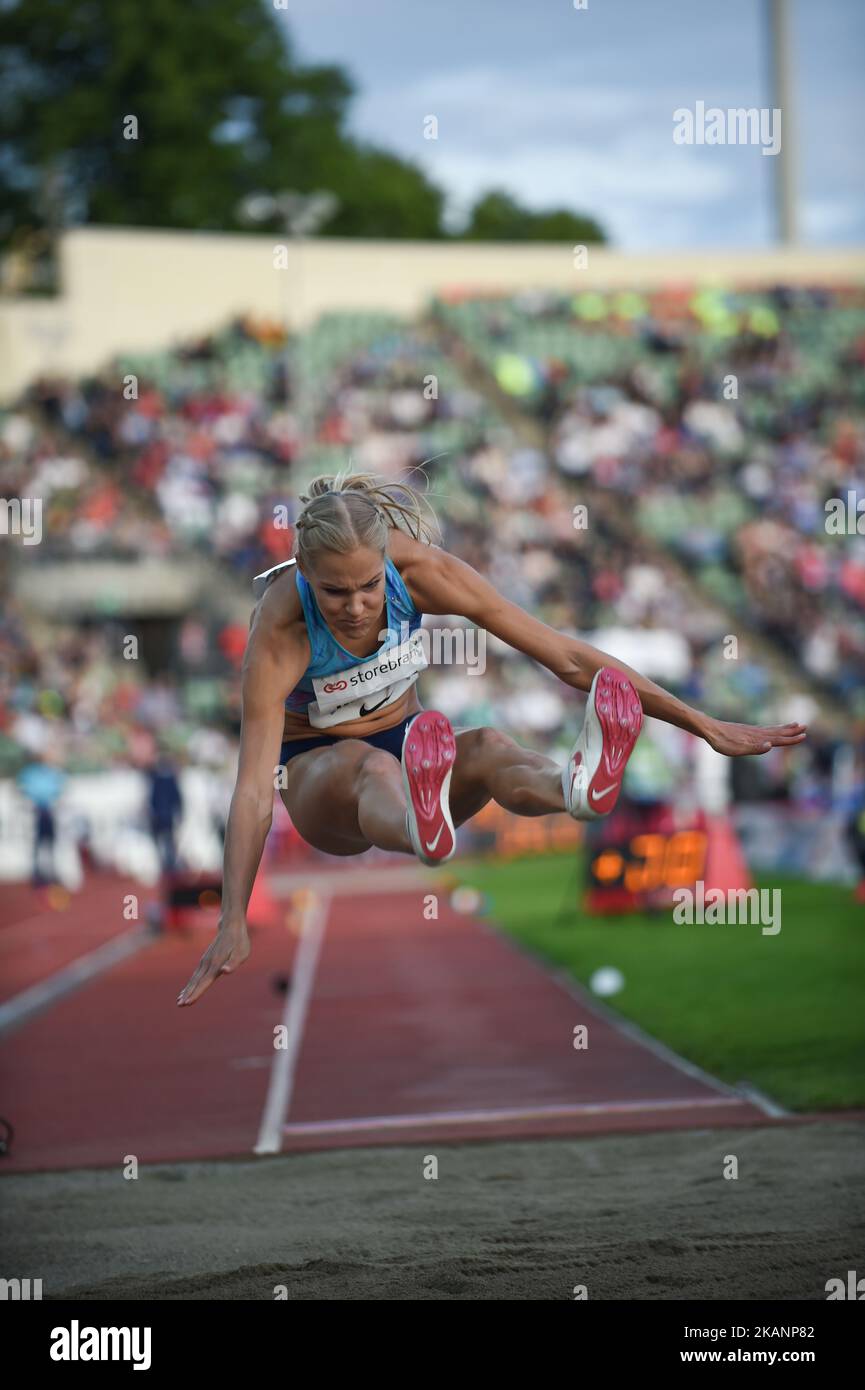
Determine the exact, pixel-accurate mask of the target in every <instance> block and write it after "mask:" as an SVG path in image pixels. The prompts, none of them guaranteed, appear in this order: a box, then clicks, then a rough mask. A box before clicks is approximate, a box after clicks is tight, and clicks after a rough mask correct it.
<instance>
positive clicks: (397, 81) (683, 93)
mask: <svg viewBox="0 0 865 1390" xmlns="http://www.w3.org/2000/svg"><path fill="white" fill-rule="evenodd" d="M788 3H789V5H790V12H791V35H792V66H793V78H794V83H793V90H794V98H795V100H794V107H793V109H792V111H791V110H788V111H786V112H785V113H784V115H783V117H782V133H783V137H784V139H785V141H788V140H789V139H790V132H791V129H792V130H793V131H794V133H795V145H794V148H795V151H796V165H797V188H798V199H797V204H798V213H799V230H800V239H801V240H802V241H805V242H807V243H810V244H812V245H848V246H850V245H856V244H862V242H865V153H863V152H865V83H863V80H862V73H863V67H865V0H816V3H815V0H788ZM767 8H768V5H767V0H721V2H720V3H715V0H588V5H587V8H586V9H576V8H575V0H287V13H286V14H285V16H284V22H285V23H286V25H287V27H288V30H289V33H290V35H291V38H292V42H293V45H294V49H295V53H296V56H297V58H298V59H299V60H301V61H305V62H321V63H337V64H338V65H340V66H341V67H344V68H345V69H346V70H347V71H348V72H349V74H350V76H351V77H352V79H353V81H354V83H355V86H356V88H357V95H356V97H355V99H354V101H353V102H352V105H351V108H350V121H349V126H350V129H351V131H352V133H353V134H355V135H356V136H358V137H360V138H362V139H365V140H369V141H371V142H374V143H375V144H376V145H379V146H384V147H385V148H388V149H390V150H393V151H394V152H395V153H398V154H400V155H402V156H404V157H406V158H410V159H412V160H414V161H416V162H417V163H418V164H420V165H421V167H422V168H423V169H424V170H425V172H426V173H427V174H428V175H429V177H430V178H431V179H432V180H433V181H434V182H435V183H437V184H438V185H439V186H440V187H441V188H443V189H444V190H445V192H446V193H447V195H448V218H449V221H450V222H451V224H452V225H457V224H458V222H459V219H460V217H461V215H463V214H464V213H465V211H466V209H467V208H468V206H469V205H470V203H471V202H472V200H473V199H474V198H475V197H477V196H478V194H480V193H482V192H485V191H487V190H488V189H490V188H493V187H495V188H502V189H505V190H507V191H508V192H509V193H511V194H512V195H513V196H514V197H516V198H517V199H518V200H519V201H520V202H522V203H525V204H527V205H528V206H530V207H533V208H544V207H552V206H556V207H562V206H564V207H569V208H572V209H574V210H575V211H585V212H588V213H590V214H593V215H594V216H596V217H598V218H599V220H600V221H601V222H602V224H603V225H604V227H605V228H606V229H607V232H608V234H609V236H610V238H611V240H612V241H613V242H615V243H616V244H618V245H620V246H622V247H626V248H630V249H640V248H664V247H670V248H675V247H687V246H701V247H711V246H716V247H737V246H742V247H744V246H758V245H765V244H767V243H768V242H769V241H770V240H771V239H772V235H773V233H772V217H771V186H772V178H773V174H774V166H775V164H776V158H775V157H772V156H768V155H763V154H762V152H761V150H760V148H759V146H753V145H733V144H728V145H702V146H700V145H677V144H675V143H674V141H673V138H672V133H673V126H674V122H673V112H674V111H675V110H676V109H677V108H681V107H687V108H691V109H692V110H693V109H694V108H695V106H696V103H697V102H698V101H702V102H704V103H705V104H706V106H707V107H710V106H715V107H721V108H722V109H724V110H727V109H729V108H733V107H743V106H744V107H750V106H756V107H769V106H771V105H772V102H771V100H770V96H769V86H768V62H767V31H766V25H765V15H766V11H767ZM281 17H282V16H281ZM430 115H434V116H436V118H437V120H438V139H437V140H434V141H433V140H425V139H424V138H423V123H424V118H425V117H427V116H430Z"/></svg>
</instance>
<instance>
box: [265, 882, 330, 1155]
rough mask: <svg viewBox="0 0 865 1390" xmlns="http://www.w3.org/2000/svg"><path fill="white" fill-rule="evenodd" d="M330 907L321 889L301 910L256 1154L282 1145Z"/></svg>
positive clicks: (267, 1152)
mask: <svg viewBox="0 0 865 1390" xmlns="http://www.w3.org/2000/svg"><path fill="white" fill-rule="evenodd" d="M329 909H330V896H329V894H326V893H321V894H317V895H316V896H315V897H314V898H312V899H311V901H310V905H309V907H308V908H306V909H305V910H304V912H303V917H302V919H301V929H300V942H299V944H298V947H297V955H296V957H295V962H294V968H293V970H292V972H291V988H290V989H289V991H288V995H287V998H286V1001H285V1010H284V1012H283V1015H282V1022H283V1025H284V1026H285V1029H286V1032H287V1038H286V1046H285V1047H284V1048H276V1049H275V1050H274V1055H273V1065H272V1066H271V1069H270V1081H269V1082H268V1087H267V1099H266V1100H265V1102H264V1112H263V1114H262V1117H261V1126H260V1128H259V1131H258V1141H257V1143H256V1145H255V1148H254V1149H253V1153H256V1154H276V1153H279V1151H280V1149H281V1148H282V1134H283V1129H284V1127H285V1117H286V1115H287V1114H288V1107H289V1105H290V1103H291V1092H292V1088H293V1086H294V1073H295V1068H296V1066H297V1058H298V1053H299V1052H300V1043H301V1039H302V1037H303V1025H304V1022H305V1020H306V1014H307V1010H308V1008H309V1001H310V999H311V997H312V986H313V981H314V979H315V971H316V967H317V965H318V957H319V953H320V951H321V945H322V942H323V941H324V930H325V927H326V925H327V914H328V911H329Z"/></svg>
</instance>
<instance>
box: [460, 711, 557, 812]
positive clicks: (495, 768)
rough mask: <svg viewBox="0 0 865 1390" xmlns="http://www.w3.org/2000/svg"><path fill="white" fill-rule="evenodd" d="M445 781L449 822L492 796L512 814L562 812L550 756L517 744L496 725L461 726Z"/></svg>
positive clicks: (555, 768)
mask: <svg viewBox="0 0 865 1390" xmlns="http://www.w3.org/2000/svg"><path fill="white" fill-rule="evenodd" d="M456 744H457V756H456V762H455V763H454V769H453V775H452V777H451V785H450V806H451V814H452V816H453V820H454V824H455V825H462V824H463V822H464V821H467V820H469V819H470V818H471V817H472V816H474V815H477V813H478V811H480V810H481V808H482V807H484V806H485V805H486V804H487V802H488V801H489V800H490V799H492V800H493V801H495V802H497V803H498V805H499V806H503V807H504V808H505V810H506V811H513V812H515V813H516V814H517V815H518V816H547V815H549V814H550V813H551V812H553V811H564V809H565V799H564V795H563V793H562V769H561V767H560V766H559V764H558V763H555V762H553V760H552V758H547V757H545V755H544V754H543V753H534V752H532V750H531V749H530V748H523V747H521V745H520V744H518V743H516V742H515V741H514V740H513V739H512V738H509V737H508V735H507V734H503V733H500V732H499V730H498V729H490V728H483V729H466V730H465V731H464V732H463V733H459V734H457V735H456Z"/></svg>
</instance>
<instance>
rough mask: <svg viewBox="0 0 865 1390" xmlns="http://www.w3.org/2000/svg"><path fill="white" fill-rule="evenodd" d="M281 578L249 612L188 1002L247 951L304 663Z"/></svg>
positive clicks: (305, 648) (304, 650) (301, 636)
mask: <svg viewBox="0 0 865 1390" xmlns="http://www.w3.org/2000/svg"><path fill="white" fill-rule="evenodd" d="M287 587H288V586H287V583H280V584H279V585H277V584H273V585H272V586H271V588H270V589H269V590H268V591H267V592H266V593H265V594H264V596H263V597H262V599H261V601H260V602H259V604H258V607H257V608H256V610H255V612H254V613H253V617H252V622H251V624H250V633H249V639H248V641H247V644H246V653H245V655H244V658H243V667H242V672H241V701H242V703H241V723H240V754H239V759H238V766H237V781H236V783H235V788H234V794H233V796H232V798H231V808H230V810H229V813H228V822H227V825H226V829H225V851H224V858H223V870H222V912H221V915H220V921H219V930H218V932H217V934H216V937H215V939H214V940H213V941H212V942H211V944H210V946H209V947H208V949H207V951H205V953H204V955H203V956H202V958H201V962H200V963H199V966H198V969H197V970H196V971H195V974H194V975H193V976H192V978H191V980H190V981H189V983H188V985H187V986H186V988H185V989H184V990H183V991H182V992H181V994H180V997H179V998H178V1001H177V1002H178V1004H181V1005H183V1004H193V1003H194V1002H195V1000H196V999H199V998H200V997H201V995H202V994H203V993H204V991H205V990H206V989H208V988H209V987H210V985H211V984H212V983H213V981H214V980H215V979H217V978H218V977H219V976H220V975H229V974H231V972H232V971H233V970H234V969H236V967H237V966H238V965H241V964H242V963H243V962H244V961H245V960H246V958H247V956H248V955H249V951H250V946H249V936H248V933H247V926H246V909H247V905H248V903H249V898H250V895H251V893H252V885H253V883H254V882H255V876H256V873H257V872H258V866H259V864H260V862H261V855H262V851H263V850H264V843H265V840H266V839H267V834H268V831H269V830H270V826H271V822H272V820H273V793H274V775H275V772H276V769H277V767H278V766H279V751H280V746H281V743H282V731H283V723H284V719H285V699H286V696H287V695H288V693H289V691H291V690H293V688H294V687H295V685H296V684H297V682H298V681H299V680H300V678H301V676H302V675H303V673H304V671H305V670H306V667H307V666H308V664H309V656H310V653H309V642H308V640H307V637H306V633H305V629H304V627H303V624H302V623H298V622H297V621H296V612H295V605H293V604H292V602H291V595H290V594H288V595H287V592H286V590H287Z"/></svg>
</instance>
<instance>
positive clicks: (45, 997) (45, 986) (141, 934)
mask: <svg viewBox="0 0 865 1390" xmlns="http://www.w3.org/2000/svg"><path fill="white" fill-rule="evenodd" d="M155 940H157V938H156V937H155V936H154V934H153V933H152V932H151V931H150V930H149V929H148V928H147V927H135V928H134V929H133V930H132V931H127V932H123V934H122V935H121V936H115V937H112V939H111V940H110V941H106V942H104V943H103V944H102V945H101V946H97V948H96V950H95V951H90V952H88V954H87V955H86V956H79V958H78V960H74V961H72V962H71V964H69V965H65V966H64V967H63V969H62V970H58V971H57V973H56V974H54V975H49V976H48V979H47V980H40V982H39V984H38V985H31V987H30V988H29V989H25V990H22V991H21V993H20V994H16V995H13V997H12V998H11V999H8V1000H7V1001H6V1003H5V1004H0V1033H6V1032H9V1031H10V1030H11V1029H13V1028H18V1027H20V1025H21V1024H22V1023H25V1022H26V1021H27V1019H28V1018H31V1017H32V1016H33V1014H35V1013H39V1012H40V1010H42V1009H45V1008H47V1007H48V1005H49V1004H53V1003H54V1002H55V1000H57V999H60V998H62V996H63V995H64V994H70V993H71V992H72V990H74V989H78V988H79V986H80V985H83V984H86V983H87V981H88V980H92V979H93V977H94V976H95V975H101V974H102V972H103V971H104V970H110V969H111V967H112V965H116V964H117V962H118V961H121V960H125V959H126V957H127V956H132V955H134V954H135V952H136V951H140V950H141V948H142V947H143V946H147V945H150V944H152V943H153V942H154V941H155Z"/></svg>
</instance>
